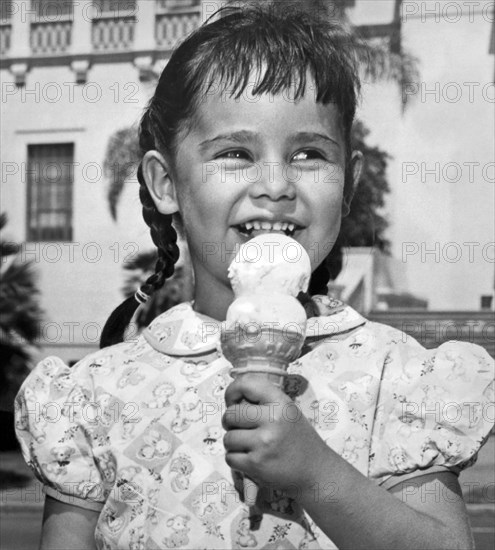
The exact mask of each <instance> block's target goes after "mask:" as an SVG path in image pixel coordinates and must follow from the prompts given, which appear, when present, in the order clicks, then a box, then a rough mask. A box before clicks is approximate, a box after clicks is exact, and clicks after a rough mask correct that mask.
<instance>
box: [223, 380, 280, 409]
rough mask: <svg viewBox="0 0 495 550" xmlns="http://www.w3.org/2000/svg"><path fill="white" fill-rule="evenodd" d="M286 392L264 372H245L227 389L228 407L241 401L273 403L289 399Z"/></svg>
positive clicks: (226, 400) (226, 399)
mask: <svg viewBox="0 0 495 550" xmlns="http://www.w3.org/2000/svg"><path fill="white" fill-rule="evenodd" d="M287 399H288V397H287V396H286V395H285V394H284V392H283V391H282V390H281V389H280V388H278V387H277V386H275V384H273V383H272V382H270V381H269V380H268V379H267V378H266V376H265V375H264V374H256V373H252V374H243V375H242V376H238V377H237V378H236V379H235V380H234V381H233V382H232V384H230V385H229V387H228V388H227V389H226V391H225V402H226V403H227V407H230V405H233V404H235V403H240V402H241V401H243V400H245V401H249V402H250V403H260V404H266V403H273V402H282V401H284V402H285V401H287Z"/></svg>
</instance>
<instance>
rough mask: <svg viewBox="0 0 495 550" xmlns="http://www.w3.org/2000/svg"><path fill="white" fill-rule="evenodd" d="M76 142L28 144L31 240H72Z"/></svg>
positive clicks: (28, 206)
mask: <svg viewBox="0 0 495 550" xmlns="http://www.w3.org/2000/svg"><path fill="white" fill-rule="evenodd" d="M73 179H74V144H73V143H61V144H59V143H57V144H42V145H28V191H27V193H28V196H27V240H28V241H71V240H72V187H73Z"/></svg>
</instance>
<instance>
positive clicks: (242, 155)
mask: <svg viewBox="0 0 495 550" xmlns="http://www.w3.org/2000/svg"><path fill="white" fill-rule="evenodd" d="M217 158H219V159H232V160H250V156H249V154H248V153H247V152H246V151H242V150H240V149H234V150H232V151H225V152H224V153H221V154H220V155H218V156H217Z"/></svg>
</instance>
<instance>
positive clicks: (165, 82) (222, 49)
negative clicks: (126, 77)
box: [100, 3, 359, 347]
mask: <svg viewBox="0 0 495 550" xmlns="http://www.w3.org/2000/svg"><path fill="white" fill-rule="evenodd" d="M216 16H219V18H218V19H216V20H215V21H213V22H207V23H206V24H204V25H202V26H201V27H199V28H198V29H197V30H195V31H194V32H193V33H192V34H191V35H190V36H189V37H188V38H187V39H186V40H185V41H184V42H182V44H181V45H180V46H179V47H178V48H177V49H176V50H175V51H174V53H173V55H172V56H171V58H170V61H169V62H168V64H167V65H166V67H165V69H164V70H163V72H162V74H161V76H160V79H159V82H158V85H157V87H156V90H155V94H154V96H153V97H152V99H151V100H150V102H149V104H148V107H147V109H146V111H145V113H144V116H143V117H142V120H141V126H140V131H139V143H140V147H141V150H142V153H143V154H144V153H146V152H147V151H150V150H153V149H156V150H158V151H160V152H162V153H164V154H166V155H167V156H168V157H169V158H170V160H171V161H172V162H173V158H174V153H175V151H176V147H177V142H178V141H179V140H178V138H179V136H180V135H181V134H182V132H187V130H188V129H189V128H190V126H191V125H192V124H193V123H194V113H195V111H196V109H197V107H198V105H199V103H200V102H201V101H202V100H203V98H204V97H205V95H206V94H208V93H212V92H213V93H227V94H229V95H230V96H232V97H235V98H239V97H241V95H242V94H243V93H244V91H245V90H246V89H247V86H248V85H250V86H253V83H252V82H250V81H249V78H250V76H251V75H252V72H253V70H254V71H257V74H258V80H257V82H255V83H254V86H253V87H252V89H250V93H252V94H253V95H261V94H264V93H271V94H277V93H283V92H289V91H290V92H291V97H292V98H293V99H294V100H297V99H299V98H301V97H302V96H304V94H305V91H306V88H307V86H308V70H309V74H310V77H311V80H312V82H313V83H314V85H315V87H316V90H315V92H316V101H317V102H320V103H323V104H328V103H334V104H335V105H336V106H337V109H338V112H339V114H340V122H341V127H342V131H343V137H344V142H345V148H346V170H345V172H346V176H345V188H344V195H345V196H349V195H350V194H351V192H352V174H351V164H350V160H351V152H352V151H351V129H352V123H353V120H354V115H355V110H356V103H357V96H358V93H359V77H358V62H357V55H356V48H355V44H354V40H353V38H352V36H351V35H350V34H348V33H347V32H346V31H345V30H344V29H343V28H342V26H341V25H340V24H338V23H336V22H332V21H330V20H329V19H326V18H321V17H318V16H316V15H313V14H311V13H310V12H308V11H304V10H301V9H300V8H299V9H298V8H294V6H293V5H290V9H285V8H284V7H280V6H279V4H278V3H276V4H269V3H268V5H267V6H263V5H256V6H247V7H242V8H233V7H227V8H223V9H222V10H219V12H217V14H216ZM291 90H292V91H291ZM138 180H139V183H140V191H139V196H140V199H141V203H142V205H143V217H144V220H145V222H146V223H147V224H148V226H149V227H150V232H151V237H152V239H153V242H154V243H155V245H156V246H157V247H158V261H157V263H156V268H155V273H154V274H153V275H152V276H151V277H150V278H149V279H148V280H147V281H146V283H145V284H144V285H143V286H142V287H141V289H140V290H141V291H142V292H143V293H144V294H146V295H150V294H152V293H153V292H154V291H155V290H157V289H159V288H160V287H161V286H163V284H164V282H165V280H166V279H167V278H168V277H170V276H171V275H172V274H173V272H174V265H175V263H176V261H177V260H178V257H179V249H178V247H177V233H176V231H175V229H174V227H173V225H172V216H168V215H163V214H160V213H159V212H158V211H157V209H156V208H155V205H154V203H153V201H152V199H151V196H150V194H149V191H148V189H147V187H146V185H145V183H144V179H143V174H142V169H141V166H140V167H139V169H138ZM328 280H329V274H328V271H327V269H326V267H325V262H323V263H322V264H321V265H320V267H319V268H317V269H316V270H315V272H314V273H313V276H312V283H311V286H310V292H311V293H317V292H321V291H324V290H323V289H324V288H325V287H326V284H327V283H328ZM138 305H139V303H138V301H137V300H136V299H135V298H134V297H131V298H128V299H127V300H126V301H125V302H124V303H123V304H121V305H120V306H119V307H118V308H117V309H116V310H115V311H114V312H113V313H112V315H111V316H110V318H109V319H108V321H107V323H106V325H105V327H104V329H103V333H102V337H101V342H100V346H101V347H106V346H108V345H111V344H114V343H117V342H120V341H122V339H123V333H124V331H125V329H126V327H127V325H128V324H129V322H130V320H131V318H132V316H133V314H134V312H135V310H136V309H137V307H138Z"/></svg>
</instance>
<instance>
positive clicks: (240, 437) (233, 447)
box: [223, 430, 256, 453]
mask: <svg viewBox="0 0 495 550" xmlns="http://www.w3.org/2000/svg"><path fill="white" fill-rule="evenodd" d="M255 439H256V436H254V434H253V433H251V431H250V430H230V431H229V432H227V433H226V434H225V435H224V436H223V446H224V447H225V450H226V451H227V453H248V452H250V451H252V450H253V447H254V443H255Z"/></svg>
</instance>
